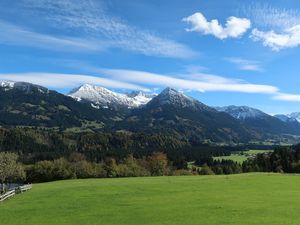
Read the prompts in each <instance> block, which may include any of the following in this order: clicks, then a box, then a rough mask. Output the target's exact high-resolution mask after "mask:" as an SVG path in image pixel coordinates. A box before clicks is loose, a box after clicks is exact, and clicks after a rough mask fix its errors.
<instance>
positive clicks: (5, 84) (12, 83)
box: [0, 80, 48, 93]
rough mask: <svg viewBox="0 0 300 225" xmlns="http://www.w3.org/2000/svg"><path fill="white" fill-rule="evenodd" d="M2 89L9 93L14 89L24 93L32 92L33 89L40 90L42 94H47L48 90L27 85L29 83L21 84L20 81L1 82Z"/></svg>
mask: <svg viewBox="0 0 300 225" xmlns="http://www.w3.org/2000/svg"><path fill="white" fill-rule="evenodd" d="M0 87H2V88H4V90H5V91H9V90H12V89H18V90H21V91H24V92H27V93H28V92H31V91H32V90H33V89H36V90H38V91H39V92H41V93H47V92H48V89H47V88H45V87H42V86H39V85H36V84H32V83H27V82H19V81H7V80H1V81H0Z"/></svg>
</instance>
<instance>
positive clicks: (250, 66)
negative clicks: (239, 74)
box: [225, 57, 263, 72]
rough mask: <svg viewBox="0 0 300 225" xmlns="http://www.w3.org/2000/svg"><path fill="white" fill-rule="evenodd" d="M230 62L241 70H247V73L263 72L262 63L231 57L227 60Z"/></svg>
mask: <svg viewBox="0 0 300 225" xmlns="http://www.w3.org/2000/svg"><path fill="white" fill-rule="evenodd" d="M225 60H227V61H228V62H231V63H234V64H236V65H237V66H238V68H239V69H240V70H247V71H257V72H261V71H263V69H262V67H261V64H260V62H258V61H253V60H247V59H243V58H239V57H229V58H225Z"/></svg>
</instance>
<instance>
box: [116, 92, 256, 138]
mask: <svg viewBox="0 0 300 225" xmlns="http://www.w3.org/2000/svg"><path fill="white" fill-rule="evenodd" d="M120 124H121V125H120V126H121V128H123V129H128V130H131V131H144V132H145V131H146V132H166V133H172V134H174V135H178V136H179V137H185V138H188V139H190V140H191V141H196V140H209V141H215V142H227V143H230V142H239V141H241V142H247V141H249V140H250V139H255V138H259V134H258V133H256V132H255V131H253V130H250V129H248V128H247V127H245V126H243V125H242V124H241V123H240V122H239V121H238V120H236V119H235V118H232V117H231V116H230V115H228V114H226V113H223V112H218V111H217V110H215V109H214V108H211V107H209V106H207V105H205V104H203V103H201V102H199V101H197V100H195V99H193V98H190V97H188V96H186V95H184V94H182V93H180V92H178V91H176V90H174V89H172V88H166V89H165V90H164V91H162V92H161V93H160V94H159V95H158V96H156V97H154V98H153V99H152V100H151V101H150V102H149V103H148V104H147V105H145V106H144V107H142V108H140V109H136V110H133V111H132V113H131V114H130V115H129V116H128V117H127V118H126V119H125V120H124V121H122V122H121V123H120Z"/></svg>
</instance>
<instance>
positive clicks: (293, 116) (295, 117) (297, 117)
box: [274, 112, 300, 122]
mask: <svg viewBox="0 0 300 225" xmlns="http://www.w3.org/2000/svg"><path fill="white" fill-rule="evenodd" d="M274 116H275V117H276V118H278V119H280V120H281V121H283V122H288V121H289V122H293V121H298V122H300V112H293V113H290V114H277V115H274Z"/></svg>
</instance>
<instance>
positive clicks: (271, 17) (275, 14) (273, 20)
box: [240, 3, 300, 30]
mask: <svg viewBox="0 0 300 225" xmlns="http://www.w3.org/2000/svg"><path fill="white" fill-rule="evenodd" d="M240 11H241V14H242V15H246V17H247V18H249V19H250V20H251V21H252V23H253V25H254V26H258V27H261V28H265V29H273V30H278V29H279V30H281V29H287V28H290V27H293V26H296V25H298V24H300V10H298V9H286V8H276V7H274V6H272V5H271V4H259V3H254V4H247V6H246V7H243V8H242V9H241V10H240Z"/></svg>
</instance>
